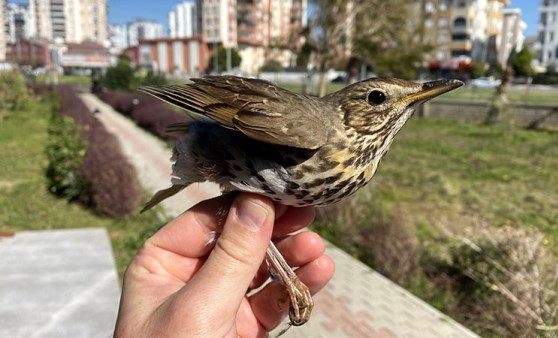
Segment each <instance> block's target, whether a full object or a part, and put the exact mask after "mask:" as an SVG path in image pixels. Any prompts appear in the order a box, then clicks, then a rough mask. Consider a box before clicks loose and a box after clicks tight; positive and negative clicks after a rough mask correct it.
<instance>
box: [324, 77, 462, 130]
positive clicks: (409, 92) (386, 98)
mask: <svg viewBox="0 0 558 338" xmlns="http://www.w3.org/2000/svg"><path fill="white" fill-rule="evenodd" d="M462 85H463V82H461V81H459V80H442V81H432V82H426V83H416V82H410V81H405V80H400V79H394V78H371V79H368V80H364V81H361V82H357V83H355V84H352V85H349V86H347V87H345V88H343V89H341V90H339V91H338V92H335V93H333V94H330V95H328V96H326V97H324V99H325V100H332V102H335V105H337V108H338V111H339V112H340V113H341V115H342V118H343V121H344V124H345V127H347V128H351V129H354V130H355V131H356V132H357V133H358V134H361V135H374V134H377V133H381V134H384V135H388V134H396V133H397V132H398V131H399V130H400V129H401V127H402V126H403V125H404V124H405V122H406V121H407V120H408V119H409V118H410V117H411V116H412V114H413V112H414V110H415V109H416V107H417V106H418V105H419V104H421V103H424V102H426V101H428V100H430V99H432V98H434V97H436V96H438V95H441V94H443V93H446V92H448V91H450V90H453V89H456V88H458V87H460V86H462Z"/></svg>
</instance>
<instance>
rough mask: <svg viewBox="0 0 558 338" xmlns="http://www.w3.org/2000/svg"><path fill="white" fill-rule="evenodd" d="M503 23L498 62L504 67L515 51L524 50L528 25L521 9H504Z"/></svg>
mask: <svg viewBox="0 0 558 338" xmlns="http://www.w3.org/2000/svg"><path fill="white" fill-rule="evenodd" d="M503 14H504V18H503V23H502V34H501V36H500V41H499V44H498V45H499V48H498V62H499V63H500V64H501V65H502V66H503V67H504V66H506V64H507V63H508V59H509V57H510V55H511V53H512V51H513V50H515V51H519V50H521V48H523V42H524V41H525V35H524V32H525V29H527V23H525V21H523V20H522V19H521V9H519V8H513V9H504V12H503Z"/></svg>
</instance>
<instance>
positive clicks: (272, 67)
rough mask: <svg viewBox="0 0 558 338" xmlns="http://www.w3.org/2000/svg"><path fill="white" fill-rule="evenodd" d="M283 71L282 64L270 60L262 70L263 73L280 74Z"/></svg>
mask: <svg viewBox="0 0 558 338" xmlns="http://www.w3.org/2000/svg"><path fill="white" fill-rule="evenodd" d="M282 70H283V65H282V64H281V62H279V61H277V60H275V59H269V60H267V62H266V63H264V65H263V66H262V68H261V71H263V72H280V71H282Z"/></svg>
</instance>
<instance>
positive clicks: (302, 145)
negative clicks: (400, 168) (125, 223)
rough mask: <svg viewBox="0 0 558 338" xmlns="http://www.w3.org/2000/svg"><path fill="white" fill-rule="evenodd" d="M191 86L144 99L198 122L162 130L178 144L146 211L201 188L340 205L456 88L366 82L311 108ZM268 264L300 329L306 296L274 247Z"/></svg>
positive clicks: (242, 83) (272, 89) (281, 97)
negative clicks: (416, 120)
mask: <svg viewBox="0 0 558 338" xmlns="http://www.w3.org/2000/svg"><path fill="white" fill-rule="evenodd" d="M192 81H193V83H191V84H186V85H170V86H161V87H144V88H142V89H141V90H142V91H144V92H146V93H148V94H151V95H153V96H155V97H157V98H159V99H161V100H163V101H166V102H168V103H171V104H174V105H176V106H178V107H180V108H183V109H186V110H188V111H190V112H192V113H194V114H197V115H199V116H202V117H205V119H203V120H198V121H195V122H192V123H188V124H184V123H182V124H175V125H171V126H169V128H168V130H169V131H170V132H180V133H183V135H184V136H183V137H182V138H181V140H180V141H179V142H178V143H177V144H176V145H175V148H174V154H173V157H172V160H173V161H174V165H173V178H172V180H171V182H172V184H173V185H172V186H171V187H170V188H168V189H165V190H161V191H159V192H158V193H156V194H155V195H154V196H153V198H152V199H151V200H150V201H149V202H148V203H147V204H146V205H145V207H144V210H147V209H150V208H151V207H153V206H154V205H156V204H157V203H159V202H161V201H162V200H163V199H165V198H167V197H169V196H172V195H174V194H175V193H177V192H178V191H180V190H181V189H183V188H185V187H187V186H188V185H190V184H192V183H195V182H204V181H211V182H215V183H217V184H219V185H220V186H221V188H222V190H223V191H224V192H232V191H247V192H252V193H257V194H261V195H265V196H268V197H269V198H271V199H272V200H274V201H276V202H278V203H281V204H285V205H290V206H297V207H301V206H312V205H327V204H331V203H335V202H338V201H340V200H341V199H343V198H344V197H346V196H349V195H351V194H352V193H354V192H355V191H356V190H357V189H359V188H360V187H362V186H364V185H365V184H366V183H367V182H368V181H369V180H370V179H371V178H372V176H373V175H374V172H375V171H376V169H377V167H378V164H379V163H380V160H381V158H382V156H383V155H385V154H386V152H387V151H388V149H389V146H390V144H391V142H392V141H393V138H394V136H395V134H397V132H398V131H399V130H400V129H401V127H403V125H404V124H405V122H406V121H407V120H408V119H409V118H410V117H411V115H412V114H413V112H414V110H415V108H416V107H417V106H418V105H419V104H420V103H423V102H425V101H427V100H429V99H432V98H434V97H436V96H438V95H440V94H443V93H445V92H448V91H450V90H453V89H455V88H457V87H460V86H461V85H463V83H462V82H461V81H458V80H449V81H433V82H426V83H413V82H408V81H404V80H399V79H394V78H372V79H368V80H364V81H361V82H358V83H355V84H352V85H349V86H347V87H345V88H343V89H341V90H339V91H337V92H335V93H332V94H329V95H327V96H325V97H322V98H318V97H313V96H306V95H300V94H295V93H292V92H290V91H288V90H285V89H282V88H279V87H277V86H275V85H273V84H271V83H269V82H266V81H262V80H257V79H247V78H239V77H234V76H210V77H205V78H201V79H193V80H192ZM266 259H267V261H268V263H269V264H270V266H271V268H272V269H273V270H275V271H276V273H277V275H278V276H279V278H280V279H281V280H282V282H283V284H284V285H285V287H286V289H287V291H288V293H289V297H290V302H291V307H290V311H289V315H290V319H291V324H293V325H302V324H304V323H305V322H306V321H307V320H308V319H309V317H310V313H311V311H312V307H313V303H312V299H311V296H310V293H309V291H308V288H307V287H306V286H305V285H304V284H303V283H302V282H301V281H300V280H299V279H298V278H297V277H296V274H295V273H294V272H293V270H292V269H291V268H290V267H289V266H288V264H287V263H286V262H285V261H284V259H283V257H282V256H281V255H280V253H279V251H278V250H277V249H276V248H275V246H274V245H273V243H270V246H269V249H268V252H267V256H266Z"/></svg>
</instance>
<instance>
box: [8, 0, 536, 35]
mask: <svg viewBox="0 0 558 338" xmlns="http://www.w3.org/2000/svg"><path fill="white" fill-rule="evenodd" d="M10 2H12V1H10ZM13 2H22V3H26V2H28V1H25V0H15V1H13ZM178 2H179V1H178V0H158V1H153V0H108V4H109V22H110V23H112V24H124V23H127V22H129V21H132V20H134V19H135V18H141V19H149V20H154V21H158V22H160V23H162V24H163V25H164V26H165V27H166V25H167V13H168V12H169V11H170V10H171V9H172V7H173V5H174V4H176V3H178ZM539 3H540V0H511V6H510V8H520V9H521V12H522V14H523V20H524V21H525V22H526V23H527V31H526V32H525V35H527V36H531V35H536V34H537V22H538V20H539V12H538V6H539Z"/></svg>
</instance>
